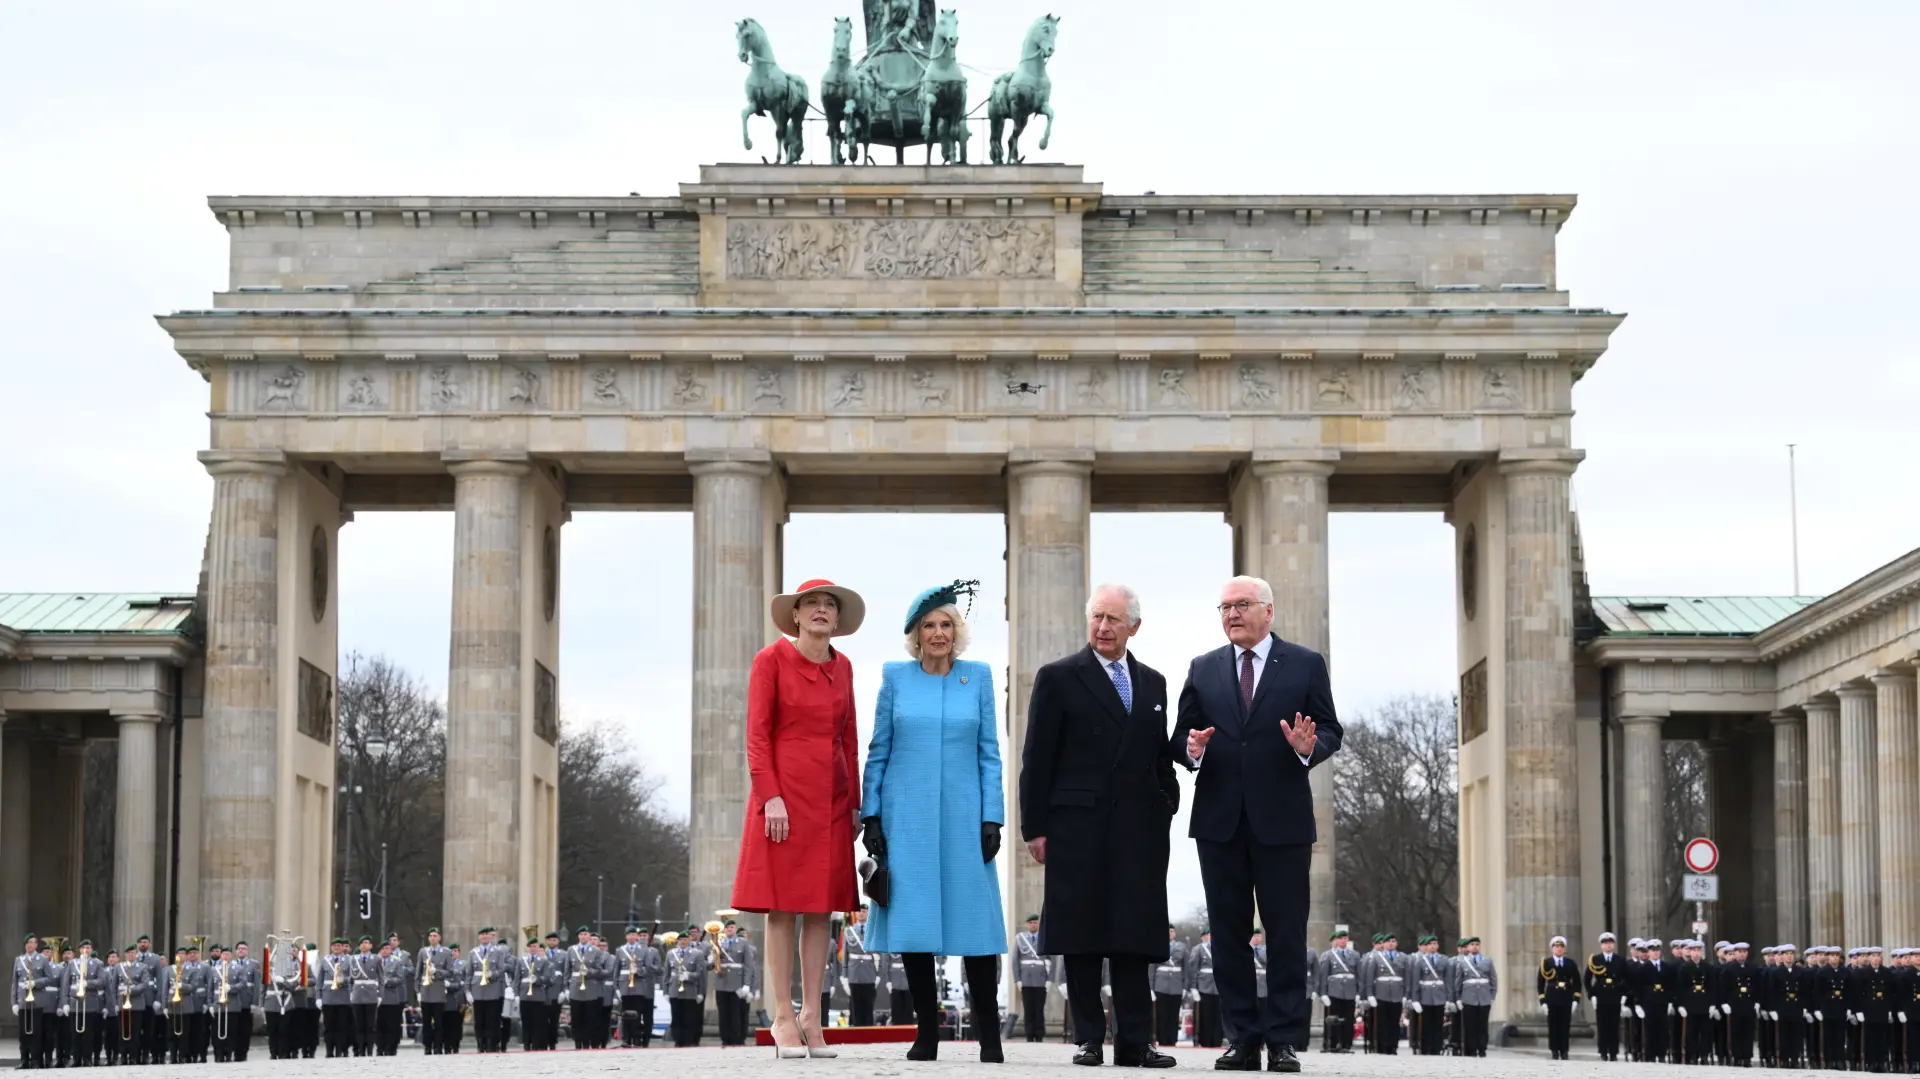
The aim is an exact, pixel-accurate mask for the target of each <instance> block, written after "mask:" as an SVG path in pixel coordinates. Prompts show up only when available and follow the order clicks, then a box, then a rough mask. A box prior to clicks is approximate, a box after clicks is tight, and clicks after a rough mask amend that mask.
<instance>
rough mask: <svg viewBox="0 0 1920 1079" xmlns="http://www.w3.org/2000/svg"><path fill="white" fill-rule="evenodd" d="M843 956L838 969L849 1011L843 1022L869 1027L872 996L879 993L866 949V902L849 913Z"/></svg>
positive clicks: (877, 975) (876, 969) (876, 973)
mask: <svg viewBox="0 0 1920 1079" xmlns="http://www.w3.org/2000/svg"><path fill="white" fill-rule="evenodd" d="M846 953H847V954H846V959H845V961H844V963H843V965H842V968H841V975H842V977H843V978H845V984H846V987H847V1001H848V1003H847V1008H848V1010H849V1011H850V1012H852V1013H853V1014H852V1015H851V1016H850V1017H849V1018H848V1019H847V1025H849V1026H856V1027H870V1026H872V1025H873V999H874V997H875V996H876V995H878V993H879V984H878V983H879V981H880V966H879V964H878V963H876V962H875V961H874V958H873V953H871V952H869V951H867V905H866V904H865V903H862V904H860V909H859V910H857V911H854V912H853V922H852V924H850V925H848V926H847V930H846Z"/></svg>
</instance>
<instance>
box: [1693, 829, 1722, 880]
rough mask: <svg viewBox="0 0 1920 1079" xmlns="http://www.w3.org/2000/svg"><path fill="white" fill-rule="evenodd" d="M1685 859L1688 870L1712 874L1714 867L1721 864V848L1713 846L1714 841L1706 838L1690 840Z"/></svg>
mask: <svg viewBox="0 0 1920 1079" xmlns="http://www.w3.org/2000/svg"><path fill="white" fill-rule="evenodd" d="M1684 857H1685V858H1686V862H1687V868H1688V869H1690V870H1692V871H1693V872H1695V873H1711V872H1713V867H1714V866H1717V865H1719V864H1720V848H1719V847H1716V846H1714V845H1713V840H1711V839H1707V838H1705V837H1701V838H1699V839H1689V840H1687V849H1686V852H1685V855H1684Z"/></svg>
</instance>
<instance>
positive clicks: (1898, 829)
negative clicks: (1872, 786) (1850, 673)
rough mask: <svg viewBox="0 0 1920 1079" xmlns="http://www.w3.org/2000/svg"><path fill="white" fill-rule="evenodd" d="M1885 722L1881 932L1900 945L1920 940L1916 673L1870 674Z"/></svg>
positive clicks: (1879, 754)
mask: <svg viewBox="0 0 1920 1079" xmlns="http://www.w3.org/2000/svg"><path fill="white" fill-rule="evenodd" d="M1867 677H1868V678H1869V679H1870V680H1871V681H1872V682H1873V688H1874V692H1875V698H1874V711H1875V713H1876V716H1875V719H1876V721H1877V723H1878V726H1879V734H1878V737H1877V739H1876V742H1875V749H1874V759H1875V760H1876V762H1878V765H1879V769H1878V770H1879V775H1878V777H1877V778H1878V783H1879V795H1880V798H1879V806H1878V811H1879V855H1878V864H1879V868H1880V937H1879V938H1878V939H1879V940H1884V941H1885V942H1886V943H1887V944H1890V945H1894V946H1906V945H1911V944H1913V943H1915V942H1917V941H1920V727H1916V726H1915V718H1914V717H1915V702H1914V674H1913V672H1912V671H1909V670H1890V669H1887V668H1881V669H1879V670H1876V671H1873V672H1872V673H1870V674H1868V675H1867Z"/></svg>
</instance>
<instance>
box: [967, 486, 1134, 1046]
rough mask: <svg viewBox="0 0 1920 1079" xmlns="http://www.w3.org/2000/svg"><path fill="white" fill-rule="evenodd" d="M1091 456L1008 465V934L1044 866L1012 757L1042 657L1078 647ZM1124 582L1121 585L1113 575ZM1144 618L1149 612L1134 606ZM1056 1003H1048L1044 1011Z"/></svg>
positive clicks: (1032, 906) (1016, 757)
mask: <svg viewBox="0 0 1920 1079" xmlns="http://www.w3.org/2000/svg"><path fill="white" fill-rule="evenodd" d="M1092 480H1093V455H1092V454H1091V453H1080V454H1068V455H1062V456H1060V457H1043V458H1036V457H1033V456H1027V455H1016V456H1015V457H1014V458H1013V459H1012V461H1011V462H1010V463H1009V465H1008V467H1007V623H1008V625H1007V633H1008V637H1009V642H1008V654H1009V656H1010V657H1011V659H1012V673H1011V675H1010V676H1009V678H1008V679H1007V682H1008V686H1007V708H1006V724H1007V737H1006V738H1005V740H1004V741H1002V742H1001V757H1002V759H1003V761H1004V762H1005V764H1004V767H1003V769H1002V770H1003V772H1004V774H1005V777H1006V787H1007V799H1006V801H1007V831H1008V833H1009V834H1008V837H1007V849H1008V852H1009V854H1010V855H1011V858H1010V863H1011V867H1012V879H1011V881H1010V882H1009V887H1008V889H1007V899H1006V903H1007V908H1008V912H1009V913H1008V915H1007V931H1008V933H1009V934H1011V933H1015V932H1018V931H1019V930H1020V929H1021V928H1024V926H1023V924H1022V923H1020V922H1019V921H1018V919H1020V918H1023V917H1025V916H1026V915H1027V914H1028V913H1030V912H1032V911H1037V910H1039V909H1040V900H1041V897H1042V892H1043V887H1042V886H1043V883H1044V880H1045V873H1044V870H1043V869H1042V867H1041V866H1040V864H1039V863H1038V862H1035V861H1034V860H1033V856H1032V855H1030V854H1028V853H1027V846H1026V843H1025V842H1024V841H1023V840H1022V837H1021V834H1020V754H1021V750H1022V749H1023V748H1024V747H1025V745H1026V738H1027V702H1028V701H1029V700H1030V699H1031V698H1032V696H1033V676H1034V672H1036V671H1038V670H1039V669H1040V667H1041V666H1042V665H1043V664H1046V663H1049V662H1051V661H1053V660H1056V659H1059V658H1060V657H1062V656H1066V655H1071V654H1073V653H1074V652H1076V651H1078V650H1079V649H1081V648H1083V647H1085V646H1086V643H1087V626H1086V601H1087V593H1088V591H1089V589H1090V582H1089V581H1088V579H1087V572H1088V569H1087V548H1088V543H1089V536H1090V533H1091V530H1092V513H1093V483H1092ZM1120 583H1125V582H1120ZM1143 617H1145V618H1151V617H1153V612H1151V611H1147V612H1143ZM1057 1007H1058V1005H1057V1004H1055V1003H1053V1002H1052V1001H1049V1002H1048V1011H1049V1014H1050V1016H1057V1014H1058V1013H1056V1012H1055V1010H1054V1009H1056V1008H1057Z"/></svg>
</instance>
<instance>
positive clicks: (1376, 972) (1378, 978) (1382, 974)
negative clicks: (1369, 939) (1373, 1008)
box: [1359, 952, 1407, 1003]
mask: <svg viewBox="0 0 1920 1079" xmlns="http://www.w3.org/2000/svg"><path fill="white" fill-rule="evenodd" d="M1359 981H1360V996H1361V997H1363V998H1366V999H1369V1000H1390V1001H1393V1002H1395V1003H1398V1002H1400V1001H1402V1000H1405V999H1406V991H1407V957H1406V956H1404V955H1401V954H1400V953H1399V952H1368V953H1367V954H1366V955H1363V956H1361V957H1360V973H1359Z"/></svg>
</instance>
